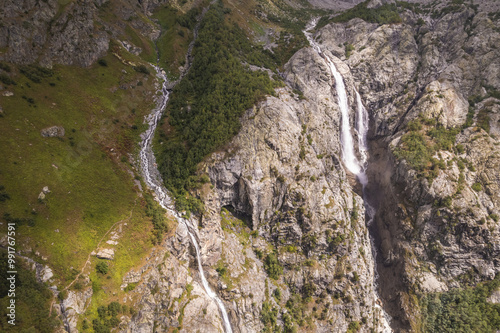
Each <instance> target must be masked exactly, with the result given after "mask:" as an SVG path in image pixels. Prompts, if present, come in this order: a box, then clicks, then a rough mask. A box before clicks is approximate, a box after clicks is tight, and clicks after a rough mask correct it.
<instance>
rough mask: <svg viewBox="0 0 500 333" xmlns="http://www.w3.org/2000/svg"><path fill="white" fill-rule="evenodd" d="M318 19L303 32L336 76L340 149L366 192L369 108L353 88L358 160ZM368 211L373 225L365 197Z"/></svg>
mask: <svg viewBox="0 0 500 333" xmlns="http://www.w3.org/2000/svg"><path fill="white" fill-rule="evenodd" d="M317 22H318V19H314V20H312V21H311V22H310V23H309V25H308V26H307V27H306V30H305V31H304V34H305V36H306V38H307V40H308V41H309V43H310V44H311V46H312V48H313V49H314V50H315V51H316V52H317V53H318V55H319V56H320V57H321V58H322V59H323V60H324V61H325V63H326V65H327V66H328V68H329V69H330V72H331V74H332V75H333V77H334V79H335V90H336V93H337V98H338V104H339V108H340V114H341V122H340V144H341V152H342V156H341V158H342V162H344V165H345V167H346V168H347V170H349V171H350V172H352V173H353V174H354V175H356V177H357V178H358V180H359V182H360V183H361V185H362V186H363V191H364V188H365V186H366V185H367V184H368V177H367V175H366V166H367V162H368V144H367V140H366V137H367V133H368V125H369V116H368V111H367V110H366V108H365V107H364V105H363V102H362V100H361V96H360V95H359V93H358V91H357V90H356V88H354V91H355V94H356V104H357V113H356V126H355V127H356V128H355V132H356V134H357V137H358V153H359V157H360V158H359V159H358V156H357V155H356V149H355V147H354V139H353V136H352V130H351V123H350V120H349V103H348V98H347V91H346V88H345V84H344V79H343V78H342V75H341V74H340V72H339V71H338V69H337V67H336V66H335V63H334V62H333V61H332V59H331V58H330V57H329V56H327V55H326V54H325V53H323V52H322V51H321V47H320V46H319V44H318V43H317V42H316V41H315V40H314V39H313V37H312V33H311V32H310V30H311V29H312V28H314V27H315V26H316V24H317ZM364 204H365V210H366V213H367V215H368V221H367V225H370V224H371V223H372V222H373V219H374V216H375V209H374V208H373V207H372V206H370V204H368V202H367V201H366V199H365V200H364ZM370 243H371V247H372V256H373V265H374V270H373V271H374V274H373V282H372V283H373V289H374V292H375V294H376V297H377V302H376V303H375V308H376V309H377V311H380V312H381V313H382V315H383V318H384V320H383V322H382V323H381V325H382V327H381V329H382V332H383V333H392V329H391V327H390V325H389V323H390V319H391V318H390V316H389V315H388V314H387V313H386V312H385V311H384V309H383V308H382V307H381V306H380V304H378V303H379V301H380V297H379V295H378V294H377V279H378V273H377V269H376V262H377V261H376V259H377V258H376V256H377V252H376V248H375V245H374V241H373V239H372V238H371V237H370Z"/></svg>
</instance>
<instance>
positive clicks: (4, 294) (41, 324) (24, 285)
mask: <svg viewBox="0 0 500 333" xmlns="http://www.w3.org/2000/svg"><path fill="white" fill-rule="evenodd" d="M7 263H8V257H7V252H6V251H4V250H2V251H0V331H2V332H6V333H8V332H42V333H49V332H53V331H54V329H55V327H56V326H57V325H58V324H59V321H58V320H57V319H56V314H55V313H53V314H52V316H50V315H49V305H50V302H51V299H52V293H51V291H50V290H49V288H48V287H47V286H46V285H45V284H43V283H38V282H37V281H36V277H35V273H34V272H33V271H31V270H29V268H28V267H27V265H26V264H25V263H24V260H23V259H21V258H16V270H17V275H16V291H15V298H10V297H9V296H8V293H9V289H10V287H9V285H10V282H9V280H7V278H8V277H9V275H8V274H7V271H9V269H8V267H7ZM11 299H15V300H16V318H15V323H16V325H15V326H14V325H10V324H9V323H8V320H9V318H8V317H7V314H8V313H9V310H8V309H7V307H8V306H9V305H10V300H11Z"/></svg>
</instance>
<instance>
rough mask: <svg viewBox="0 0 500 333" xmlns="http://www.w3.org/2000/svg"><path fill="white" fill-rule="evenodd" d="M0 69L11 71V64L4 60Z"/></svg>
mask: <svg viewBox="0 0 500 333" xmlns="http://www.w3.org/2000/svg"><path fill="white" fill-rule="evenodd" d="M0 69H2V70H4V71H6V72H9V73H10V71H11V68H10V66H9V65H8V64H6V63H4V62H0Z"/></svg>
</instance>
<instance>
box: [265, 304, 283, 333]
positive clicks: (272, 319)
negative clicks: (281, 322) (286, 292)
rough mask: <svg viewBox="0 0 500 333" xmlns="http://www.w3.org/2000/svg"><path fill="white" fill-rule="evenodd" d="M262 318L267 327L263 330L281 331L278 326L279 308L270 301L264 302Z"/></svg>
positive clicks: (269, 332)
mask: <svg viewBox="0 0 500 333" xmlns="http://www.w3.org/2000/svg"><path fill="white" fill-rule="evenodd" d="M260 320H261V321H262V323H263V324H264V326H265V328H264V329H263V330H262V331H263V332H266V333H274V332H276V333H278V332H281V330H280V326H278V323H277V322H278V308H276V307H274V306H272V304H271V303H270V302H264V303H262V310H261V312H260Z"/></svg>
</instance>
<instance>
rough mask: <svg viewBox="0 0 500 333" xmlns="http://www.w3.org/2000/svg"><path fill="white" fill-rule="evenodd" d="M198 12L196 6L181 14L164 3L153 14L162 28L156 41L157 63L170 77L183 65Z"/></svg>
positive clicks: (175, 75) (178, 72) (176, 73)
mask: <svg viewBox="0 0 500 333" xmlns="http://www.w3.org/2000/svg"><path fill="white" fill-rule="evenodd" d="M200 12H201V11H200V10H199V9H198V8H193V9H192V10H190V11H189V12H188V13H186V14H182V12H179V11H178V10H177V9H175V8H173V7H171V6H170V5H166V6H162V7H159V8H158V9H157V10H156V11H155V12H154V14H153V18H154V19H156V20H157V22H158V23H159V24H160V26H161V28H162V34H161V36H160V38H159V39H158V41H157V47H158V51H159V53H160V57H159V64H160V66H161V67H162V68H164V69H165V70H167V71H168V73H169V74H170V76H171V77H172V78H174V77H177V76H178V75H179V74H180V71H179V67H180V66H184V65H185V56H186V53H187V50H188V46H189V43H190V42H191V40H192V39H193V34H192V29H193V28H194V26H195V24H196V16H197V15H199V14H200Z"/></svg>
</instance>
